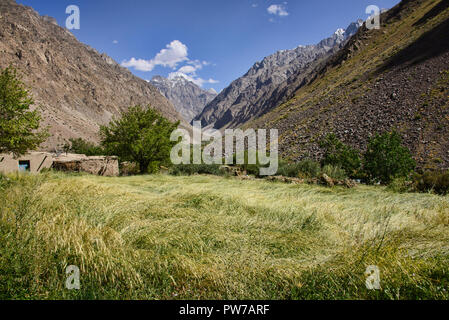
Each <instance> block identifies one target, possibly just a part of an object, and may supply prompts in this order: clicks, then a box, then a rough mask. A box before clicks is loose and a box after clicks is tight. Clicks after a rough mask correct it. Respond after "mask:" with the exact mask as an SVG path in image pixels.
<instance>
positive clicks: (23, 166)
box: [19, 160, 31, 172]
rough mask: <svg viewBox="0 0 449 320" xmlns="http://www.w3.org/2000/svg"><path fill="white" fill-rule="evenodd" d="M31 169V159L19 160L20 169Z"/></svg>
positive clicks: (25, 170) (22, 170) (27, 170)
mask: <svg viewBox="0 0 449 320" xmlns="http://www.w3.org/2000/svg"><path fill="white" fill-rule="evenodd" d="M30 170H31V164H30V161H29V160H24V161H22V160H21V161H19V171H20V172H29V171H30Z"/></svg>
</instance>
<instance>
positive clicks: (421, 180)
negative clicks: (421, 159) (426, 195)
mask: <svg viewBox="0 0 449 320" xmlns="http://www.w3.org/2000/svg"><path fill="white" fill-rule="evenodd" d="M414 182H415V186H416V189H417V190H418V191H420V192H429V191H433V192H435V193H437V194H441V195H445V194H448V193H449V171H427V172H424V173H423V174H422V175H416V176H415V177H414Z"/></svg>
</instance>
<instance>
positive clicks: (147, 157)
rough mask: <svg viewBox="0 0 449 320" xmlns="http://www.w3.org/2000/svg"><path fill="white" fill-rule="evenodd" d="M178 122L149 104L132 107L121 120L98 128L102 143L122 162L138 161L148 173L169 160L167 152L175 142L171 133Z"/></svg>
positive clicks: (141, 169)
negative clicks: (170, 119) (173, 121)
mask: <svg viewBox="0 0 449 320" xmlns="http://www.w3.org/2000/svg"><path fill="white" fill-rule="evenodd" d="M178 125H179V122H178V123H172V122H170V121H169V120H167V119H166V118H164V117H163V116H161V115H160V114H159V113H158V112H156V111H155V110H153V109H151V108H149V107H148V108H143V107H141V106H135V107H131V108H130V109H129V110H128V111H127V112H125V113H123V114H122V117H121V118H120V119H118V120H113V121H111V123H110V124H109V125H107V126H102V127H101V128H100V135H101V138H102V141H101V145H102V146H103V148H104V150H105V152H106V153H107V154H113V155H116V156H119V157H120V160H121V161H131V162H136V163H138V164H139V167H140V172H141V173H142V174H143V173H151V172H154V171H156V170H157V169H158V167H159V166H160V165H166V164H168V163H170V151H171V149H172V147H173V146H174V145H175V144H176V142H172V141H170V135H171V133H172V132H173V130H175V129H176V128H177V127H178Z"/></svg>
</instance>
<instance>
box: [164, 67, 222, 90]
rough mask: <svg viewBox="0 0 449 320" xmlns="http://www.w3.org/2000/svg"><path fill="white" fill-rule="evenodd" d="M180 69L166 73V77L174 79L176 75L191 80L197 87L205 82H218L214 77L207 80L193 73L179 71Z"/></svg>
mask: <svg viewBox="0 0 449 320" xmlns="http://www.w3.org/2000/svg"><path fill="white" fill-rule="evenodd" d="M181 69H183V68H181ZM181 69H179V70H178V71H176V72H172V73H170V74H169V75H168V78H169V79H175V78H177V77H183V78H184V79H186V80H188V81H191V82H193V83H194V84H196V85H197V86H199V87H202V86H203V85H204V84H206V83H210V84H213V83H218V82H219V81H217V80H214V79H209V80H206V79H202V78H200V77H198V76H197V75H196V74H195V73H191V74H186V73H184V72H181Z"/></svg>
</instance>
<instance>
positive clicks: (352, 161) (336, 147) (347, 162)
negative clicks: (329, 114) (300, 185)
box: [320, 133, 362, 177]
mask: <svg viewBox="0 0 449 320" xmlns="http://www.w3.org/2000/svg"><path fill="white" fill-rule="evenodd" d="M320 147H321V149H323V151H324V156H323V160H322V162H321V164H322V165H323V166H328V165H331V166H334V167H340V168H342V169H343V170H345V171H346V174H347V175H349V176H350V177H356V176H357V174H358V172H359V170H360V168H361V166H362V161H361V160H360V155H359V152H358V151H357V150H356V149H354V148H352V147H350V146H348V145H346V144H344V143H343V142H341V141H340V140H339V139H338V138H337V136H336V135H335V134H334V133H330V134H328V135H327V136H326V137H325V138H324V139H323V140H322V141H321V142H320Z"/></svg>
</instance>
